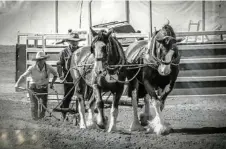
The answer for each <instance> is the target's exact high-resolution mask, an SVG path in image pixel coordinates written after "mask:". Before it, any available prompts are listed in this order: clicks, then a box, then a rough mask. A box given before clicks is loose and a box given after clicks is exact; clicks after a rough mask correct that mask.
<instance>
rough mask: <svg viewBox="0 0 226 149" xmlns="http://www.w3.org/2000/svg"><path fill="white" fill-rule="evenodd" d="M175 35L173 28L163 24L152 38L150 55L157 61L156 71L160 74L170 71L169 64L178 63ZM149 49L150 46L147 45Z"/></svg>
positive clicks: (167, 73) (165, 74) (166, 73)
mask: <svg viewBox="0 0 226 149" xmlns="http://www.w3.org/2000/svg"><path fill="white" fill-rule="evenodd" d="M177 42H179V41H177V40H176V35H175V33H174V30H173V28H172V27H171V26H170V25H169V23H168V24H165V25H164V26H163V27H162V29H161V30H159V31H156V32H155V34H154V36H153V38H152V44H153V46H152V48H151V49H152V53H151V54H152V56H153V57H154V59H155V60H156V61H157V63H158V72H159V74H160V75H162V76H167V75H169V74H170V73H171V68H172V67H171V66H172V65H173V64H179V60H180V55H179V52H178V48H177V44H176V43H177ZM149 49H150V47H149Z"/></svg>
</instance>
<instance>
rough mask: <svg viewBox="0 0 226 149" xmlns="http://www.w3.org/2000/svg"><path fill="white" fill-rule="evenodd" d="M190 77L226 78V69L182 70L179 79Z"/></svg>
mask: <svg viewBox="0 0 226 149" xmlns="http://www.w3.org/2000/svg"><path fill="white" fill-rule="evenodd" d="M189 76H226V69H208V70H204V69H200V70H180V72H179V75H178V77H189Z"/></svg>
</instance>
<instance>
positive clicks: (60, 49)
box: [44, 47, 64, 53]
mask: <svg viewBox="0 0 226 149" xmlns="http://www.w3.org/2000/svg"><path fill="white" fill-rule="evenodd" d="M63 49H64V47H51V48H45V49H44V52H58V53H59V52H61V51H62V50H63Z"/></svg>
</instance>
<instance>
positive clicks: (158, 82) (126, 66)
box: [70, 22, 180, 134]
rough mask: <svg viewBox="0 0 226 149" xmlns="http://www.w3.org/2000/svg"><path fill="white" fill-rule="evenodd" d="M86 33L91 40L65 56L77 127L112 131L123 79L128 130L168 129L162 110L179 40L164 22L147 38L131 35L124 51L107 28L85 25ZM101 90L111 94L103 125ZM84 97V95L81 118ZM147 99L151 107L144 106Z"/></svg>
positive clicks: (177, 59)
mask: <svg viewBox="0 0 226 149" xmlns="http://www.w3.org/2000/svg"><path fill="white" fill-rule="evenodd" d="M91 33H92V36H93V40H92V43H91V45H90V46H85V47H81V48H79V49H77V50H76V51H74V52H73V54H72V57H71V66H70V74H71V76H72V78H73V82H74V85H75V95H76V98H77V99H78V101H79V105H78V109H79V115H80V128H90V127H91V128H93V127H99V128H101V129H106V128H107V127H108V132H112V131H117V127H116V122H117V117H118V112H119V111H118V106H119V100H120V98H121V96H122V93H123V91H124V85H125V84H128V97H131V100H132V107H133V121H132V124H131V126H130V130H131V131H140V130H144V128H146V129H147V131H149V132H153V133H156V134H168V133H170V131H171V127H170V124H168V123H166V122H164V119H163V116H162V110H163V109H164V105H165V101H166V98H167V96H168V95H169V93H170V92H171V91H172V90H173V87H174V84H175V81H176V79H177V76H178V73H179V63H180V54H179V51H178V48H177V42H180V41H179V40H177V39H176V35H175V33H174V30H173V28H172V27H171V26H170V25H169V22H168V23H167V24H165V25H163V27H162V28H161V29H160V30H158V31H155V32H154V34H153V36H152V38H151V39H149V40H140V41H136V42H134V43H132V44H131V45H130V46H129V47H128V48H127V49H126V50H125V51H124V50H123V48H122V45H121V44H120V43H119V41H118V40H117V38H115V37H114V36H112V31H108V32H106V31H103V30H102V31H99V32H95V31H94V30H92V28H91ZM105 92H110V93H111V94H112V95H113V99H112V106H111V112H110V120H109V124H108V125H107V121H108V120H107V117H106V116H105V114H104V102H103V99H102V96H103V93H105ZM139 98H144V103H145V105H144V111H143V113H142V114H141V115H140V118H139V117H138V113H137V107H138V101H139ZM86 99H89V103H88V117H87V120H86V117H85V104H84V103H85V100H86ZM150 101H151V102H150ZM150 103H151V104H152V107H153V109H154V113H151V112H150ZM95 107H96V109H97V112H96V114H95V112H94V111H95V110H94V109H95ZM95 115H96V116H95Z"/></svg>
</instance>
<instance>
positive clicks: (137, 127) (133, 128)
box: [130, 122, 145, 131]
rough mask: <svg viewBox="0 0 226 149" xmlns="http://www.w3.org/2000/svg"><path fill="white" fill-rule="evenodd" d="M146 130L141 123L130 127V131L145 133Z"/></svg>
mask: <svg viewBox="0 0 226 149" xmlns="http://www.w3.org/2000/svg"><path fill="white" fill-rule="evenodd" d="M144 130H145V128H144V127H143V126H141V124H140V123H134V122H133V123H132V125H131V127H130V131H144Z"/></svg>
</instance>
